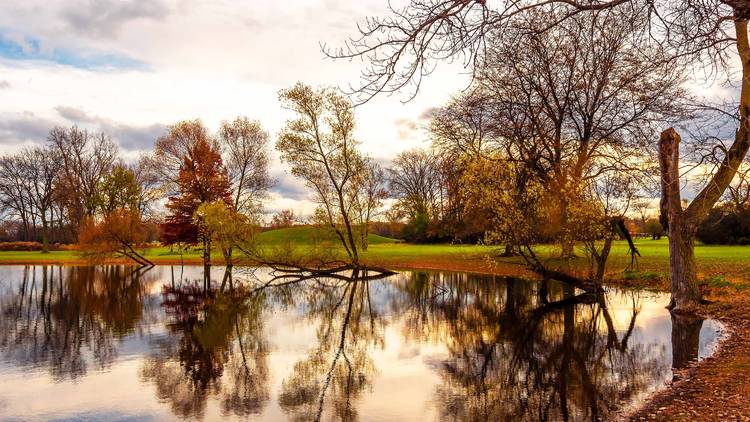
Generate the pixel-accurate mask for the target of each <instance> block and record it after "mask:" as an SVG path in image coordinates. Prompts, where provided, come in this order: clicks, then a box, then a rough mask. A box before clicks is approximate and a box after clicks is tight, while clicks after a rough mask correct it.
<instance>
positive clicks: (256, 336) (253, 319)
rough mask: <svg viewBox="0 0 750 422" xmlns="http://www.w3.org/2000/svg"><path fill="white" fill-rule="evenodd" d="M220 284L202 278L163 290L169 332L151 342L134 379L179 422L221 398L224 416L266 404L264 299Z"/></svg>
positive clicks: (259, 408) (251, 411) (256, 409)
mask: <svg viewBox="0 0 750 422" xmlns="http://www.w3.org/2000/svg"><path fill="white" fill-rule="evenodd" d="M230 277H231V275H225V277H224V281H227V280H228V279H229V278H230ZM224 287H225V286H224V283H222V287H221V289H219V290H214V289H212V288H211V281H210V277H209V276H207V275H204V277H203V278H202V279H201V280H195V281H193V282H182V283H179V284H176V283H174V282H173V283H172V284H171V285H169V286H164V288H163V292H162V307H163V308H164V310H165V313H166V314H167V319H168V322H167V324H166V326H167V328H168V330H169V331H170V333H171V334H172V335H170V336H168V337H167V338H165V339H162V340H160V341H159V342H157V344H156V345H155V348H156V352H155V353H152V354H151V355H150V356H148V357H147V359H146V360H145V363H144V364H143V367H142V368H141V377H142V379H143V380H144V381H146V382H150V383H152V384H154V385H155V387H156V396H157V397H158V398H159V399H160V400H162V401H165V402H168V403H169V404H170V405H171V407H172V410H173V412H174V413H175V414H177V415H179V416H181V417H192V416H198V417H200V416H202V415H203V414H204V412H205V408H206V403H207V400H208V398H209V397H217V398H219V399H220V403H221V409H222V412H223V413H224V414H225V415H228V414H234V415H238V416H247V415H252V414H257V413H260V412H261V411H262V410H263V408H264V406H265V404H266V403H267V402H268V400H269V396H270V393H269V388H268V374H269V371H268V364H267V359H268V353H269V345H268V341H267V339H266V338H265V334H264V331H263V310H264V309H265V308H266V306H267V300H266V295H265V293H263V292H257V293H252V294H247V291H245V290H244V289H241V288H237V289H235V288H230V289H229V290H227V291H223V289H224Z"/></svg>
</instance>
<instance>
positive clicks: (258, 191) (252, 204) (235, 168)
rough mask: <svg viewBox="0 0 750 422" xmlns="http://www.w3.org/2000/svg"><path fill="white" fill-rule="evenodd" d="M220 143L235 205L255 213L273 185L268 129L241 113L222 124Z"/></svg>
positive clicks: (239, 209) (240, 209)
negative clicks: (269, 165) (269, 170)
mask: <svg viewBox="0 0 750 422" xmlns="http://www.w3.org/2000/svg"><path fill="white" fill-rule="evenodd" d="M219 142H220V143H221V145H222V147H223V150H224V155H225V158H224V165H225V166H226V168H227V170H228V171H229V178H230V181H231V182H232V189H233V190H234V207H235V208H236V209H237V210H238V211H240V212H246V213H254V212H257V211H258V209H259V207H260V201H261V200H262V199H263V198H264V197H265V196H266V195H267V193H268V189H269V188H270V187H271V185H272V184H273V181H272V180H271V178H270V176H269V175H268V161H269V139H268V132H266V131H265V130H263V127H261V125H260V122H259V121H257V120H249V119H248V118H247V117H242V116H240V117H237V118H236V119H234V120H233V121H231V122H228V121H224V122H222V123H221V128H220V129H219Z"/></svg>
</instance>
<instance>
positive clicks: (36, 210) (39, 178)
mask: <svg viewBox="0 0 750 422" xmlns="http://www.w3.org/2000/svg"><path fill="white" fill-rule="evenodd" d="M19 154H20V157H21V162H22V166H23V173H24V175H25V177H26V179H27V180H26V183H25V186H26V188H27V189H29V192H28V197H29V199H30V201H31V204H32V213H33V214H34V215H35V217H37V218H38V219H39V221H40V222H41V224H42V252H49V240H50V224H51V221H52V219H53V218H54V217H53V215H52V212H53V209H54V199H55V197H54V194H55V191H54V183H55V180H56V177H57V175H58V172H57V168H58V167H57V166H58V157H59V156H58V155H57V154H56V152H55V151H54V150H52V149H50V148H47V147H35V148H30V149H25V150H23V151H21V152H20V153H19Z"/></svg>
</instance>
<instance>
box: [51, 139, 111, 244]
mask: <svg viewBox="0 0 750 422" xmlns="http://www.w3.org/2000/svg"><path fill="white" fill-rule="evenodd" d="M47 140H48V142H49V145H50V147H51V148H52V149H53V150H55V153H56V154H57V156H58V157H59V161H60V163H59V166H60V175H59V177H58V178H57V183H56V185H55V193H56V199H57V200H58V201H59V202H61V204H62V206H63V207H64V209H65V211H66V213H67V214H68V219H69V220H70V222H71V224H72V225H73V230H78V226H79V225H80V224H81V222H83V220H84V219H85V218H88V217H91V216H93V215H94V213H95V212H96V204H95V202H96V201H95V200H94V198H95V196H96V191H97V187H98V185H99V183H100V182H101V181H102V179H103V178H104V176H105V175H107V174H108V173H109V172H110V171H111V170H112V167H113V166H114V164H115V162H116V160H117V144H115V143H114V142H113V141H112V139H110V138H109V137H108V136H107V135H105V134H104V133H94V134H92V133H89V132H88V131H86V130H82V129H79V128H78V127H76V126H73V127H71V128H70V129H64V128H61V127H56V128H54V129H52V130H51V131H50V133H49V137H48V138H47Z"/></svg>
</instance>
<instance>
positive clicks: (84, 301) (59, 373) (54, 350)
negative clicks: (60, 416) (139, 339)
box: [0, 266, 146, 380]
mask: <svg viewBox="0 0 750 422" xmlns="http://www.w3.org/2000/svg"><path fill="white" fill-rule="evenodd" d="M55 270H57V271H55ZM145 274H146V272H145V271H144V270H143V269H137V270H132V269H131V268H129V267H119V266H112V267H99V268H94V267H67V268H65V269H63V267H48V266H42V267H26V268H25V269H24V271H23V277H22V279H21V280H20V282H19V283H18V284H17V285H16V284H11V286H12V288H14V289H16V288H17V292H15V293H13V294H11V295H9V296H3V302H2V303H0V310H2V314H3V318H0V350H2V351H3V353H4V354H5V355H6V356H7V357H8V358H10V359H11V360H13V361H15V362H17V363H18V364H20V365H34V366H47V367H49V369H50V371H51V373H52V374H53V377H54V378H55V379H58V380H62V379H65V378H78V377H80V376H83V375H84V374H86V372H87V370H88V367H89V366H90V365H91V364H94V365H95V366H96V367H99V368H105V367H107V366H109V365H110V364H111V363H112V362H113V361H114V359H115V358H116V356H117V347H116V345H117V339H118V338H120V337H122V336H125V335H127V334H128V333H130V332H132V331H133V330H134V329H135V328H136V326H137V325H138V323H139V321H140V319H141V317H142V312H143V307H144V302H143V300H144V297H145V291H144V287H143V286H144V284H145V283H144V282H145V281H146V280H145V279H144V276H145Z"/></svg>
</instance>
